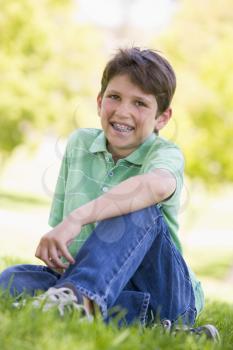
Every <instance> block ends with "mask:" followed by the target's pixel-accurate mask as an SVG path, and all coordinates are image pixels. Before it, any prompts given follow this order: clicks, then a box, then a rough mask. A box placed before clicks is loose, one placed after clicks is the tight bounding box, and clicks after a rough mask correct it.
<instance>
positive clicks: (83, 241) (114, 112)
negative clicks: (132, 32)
mask: <svg viewBox="0 0 233 350" xmlns="http://www.w3.org/2000/svg"><path fill="white" fill-rule="evenodd" d="M175 88H176V78H175V74H174V72H173V69H172V67H171V65H170V64H169V63H168V62H167V60H166V59H164V58H163V57H162V56H161V55H159V54H158V53H157V52H155V51H152V50H141V49H139V48H131V49H125V50H120V51H119V52H118V53H117V54H116V55H115V57H113V59H112V60H110V61H109V62H108V64H107V65H106V67H105V70H104V72H103V77H102V81H101V91H100V93H99V95H98V97H97V106H98V114H99V117H100V119H101V125H102V128H103V130H99V129H79V130H77V131H75V132H74V133H73V134H72V135H71V137H70V139H69V141H68V145H67V148H66V153H65V156H64V158H63V162H62V166H61V170H60V175H59V178H58V181H57V186H56V191H55V195H54V199H53V204H52V209H51V214H50V219H49V222H50V224H51V226H52V227H54V228H53V229H52V230H51V231H50V232H48V233H47V234H45V235H44V236H43V237H42V238H41V241H40V243H39V245H38V247H37V250H36V257H38V258H39V259H41V260H42V261H43V262H44V263H45V264H46V265H47V266H33V265H18V266H13V267H10V268H8V269H6V270H5V271H3V273H2V274H1V276H0V285H1V286H2V288H7V287H8V286H9V282H10V281H11V284H10V287H9V290H10V293H11V294H14V295H19V294H20V293H22V292H23V291H26V292H27V293H28V294H31V295H34V294H35V292H36V291H38V290H42V291H44V293H43V294H42V295H41V296H39V297H37V298H35V301H34V305H35V306H36V305H39V304H40V302H41V301H43V303H42V304H43V308H44V310H46V309H49V308H50V307H52V306H53V305H54V304H55V305H57V306H58V307H59V310H60V313H61V314H63V313H64V309H65V307H66V306H67V305H73V306H74V307H77V305H80V304H81V305H84V309H85V310H86V314H87V315H90V314H93V313H94V311H93V310H94V305H97V306H98V307H99V309H100V311H101V314H102V315H103V318H104V320H105V321H108V320H109V317H110V312H111V309H112V308H113V307H119V308H120V309H124V310H125V313H126V314H125V317H124V321H125V322H126V324H131V323H132V322H135V321H140V322H141V323H142V324H144V325H148V324H151V323H152V322H154V321H155V319H156V318H157V317H159V318H160V320H161V321H163V320H165V319H166V320H170V322H168V323H169V324H175V323H176V322H177V321H178V320H181V321H182V322H183V323H184V324H188V325H192V324H194V322H195V318H196V315H197V313H199V312H200V311H201V309H202V307H203V294H202V289H201V286H200V283H199V282H197V281H196V280H195V277H194V275H193V274H192V273H191V272H190V271H189V269H188V268H187V265H186V263H185V261H184V260H183V258H182V252H181V245H180V242H179V239H178V236H177V231H178V223H177V215H178V210H179V200H180V194H181V189H182V183H183V166H184V161H183V156H182V154H181V152H180V150H179V149H178V147H177V146H175V145H174V144H172V143H171V142H168V141H166V140H165V139H163V138H161V137H159V136H158V133H159V131H160V130H161V129H162V128H163V127H165V126H166V124H167V123H168V122H169V120H170V118H171V116H172V109H171V107H170V103H171V100H172V97H173V94H174V91H175Z"/></svg>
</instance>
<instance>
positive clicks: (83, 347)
mask: <svg viewBox="0 0 233 350" xmlns="http://www.w3.org/2000/svg"><path fill="white" fill-rule="evenodd" d="M17 263H25V261H22V260H21V259H17V258H14V259H12V258H9V257H8V258H2V259H1V260H0V269H1V270H2V269H3V268H5V267H6V266H9V265H12V264H17ZM0 300H1V302H0V349H1V350H31V349H33V350H63V349H64V350H65V349H69V350H73V349H74V350H77V349H80V350H105V349H106V350H116V349H119V350H132V349H133V350H137V349H138V350H139V349H140V350H160V349H167V350H171V349H173V350H189V349H190V350H215V349H216V350H218V349H222V350H232V349H233V305H232V304H228V303H225V302H217V301H216V302H207V304H206V306H205V309H204V311H203V312H202V313H201V315H200V316H199V318H198V320H197V322H196V326H199V325H202V324H208V323H210V324H214V325H215V326H216V327H217V328H218V329H219V332H220V336H221V343H219V344H215V343H213V342H211V341H209V340H206V338H205V337H204V336H202V337H201V338H197V337H195V336H193V335H187V334H184V333H180V334H178V335H176V336H174V335H169V334H166V333H164V331H163V330H162V329H161V328H160V327H154V328H142V327H141V326H139V325H134V326H131V327H128V328H127V327H122V328H121V329H119V328H118V327H117V325H116V323H115V324H114V323H112V324H110V325H108V326H107V325H105V324H104V323H103V321H102V320H101V317H100V316H99V317H97V319H96V320H95V321H94V323H88V322H87V321H85V320H84V321H81V319H80V317H79V315H78V314H77V313H76V312H73V313H70V314H66V315H65V317H64V318H61V317H60V316H59V315H58V312H57V311H56V310H50V311H49V312H46V313H44V312H41V310H38V309H34V308H33V307H32V306H31V303H30V302H31V298H28V302H27V304H26V306H25V307H23V308H22V309H20V310H18V309H15V308H13V307H12V302H13V299H12V298H11V297H9V295H6V294H2V295H1V294H0Z"/></svg>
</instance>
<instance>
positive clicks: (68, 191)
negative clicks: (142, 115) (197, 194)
mask: <svg viewBox="0 0 233 350" xmlns="http://www.w3.org/2000/svg"><path fill="white" fill-rule="evenodd" d="M156 168H157V169H166V170H168V171H170V172H171V173H172V174H173V175H174V177H175V179H176V190H175V192H174V193H173V195H172V196H171V197H169V198H168V199H166V200H164V201H162V202H160V203H159V204H158V205H159V206H160V209H161V212H162V214H163V216H164V219H165V221H166V222H167V225H168V227H169V231H170V234H171V237H172V240H173V242H174V243H175V245H176V247H177V249H178V250H179V251H180V252H181V253H182V249H181V244H180V241H179V238H178V220H177V216H178V212H179V206H180V195H181V190H182V185H183V171H184V158H183V155H182V153H181V151H180V150H179V148H178V147H177V146H176V145H175V144H173V143H172V142H170V141H167V140H165V139H164V138H162V137H160V136H158V135H156V134H154V133H153V134H151V135H150V136H149V137H148V138H147V139H146V140H145V141H144V142H143V143H142V144H141V145H140V146H139V147H138V148H137V149H136V150H135V151H134V152H132V153H131V154H130V155H128V156H127V157H125V158H122V159H119V160H118V161H117V162H116V163H115V162H114V161H113V158H112V154H111V153H109V151H108V149H107V140H106V138H105V135H104V132H103V130H100V129H92V128H88V129H78V130H76V131H75V132H73V133H72V134H71V136H70V137H69V139H68V143H67V146H66V151H65V154H64V157H63V160H62V164H61V168H60V173H59V176H58V180H57V185H56V189H55V193H54V197H53V202H52V207H51V212H50V217H49V224H50V225H51V226H52V227H54V226H56V225H58V224H59V223H60V222H61V221H62V220H63V219H64V218H65V217H66V216H67V215H68V214H69V213H71V212H72V211H73V210H74V209H76V208H78V207H80V206H82V205H84V204H85V203H87V202H89V201H91V200H93V199H95V198H97V197H99V196H101V195H102V194H103V193H105V192H107V191H108V190H109V189H111V188H112V187H114V186H116V185H117V184H119V183H120V182H122V181H124V180H126V179H128V178H130V177H132V176H136V175H142V174H145V173H148V172H150V171H152V170H154V169H156ZM127 195H128V194H127ZM95 225H96V223H92V224H88V225H85V226H83V227H82V230H81V232H80V233H79V235H78V236H76V238H75V239H74V240H73V242H72V243H71V244H70V245H69V251H70V253H71V254H72V256H74V257H75V255H76V254H77V252H78V250H79V249H80V247H81V246H82V244H83V243H84V242H85V240H86V239H87V237H88V236H89V235H90V234H91V232H92V231H93V229H94V228H95ZM189 270H190V269H189ZM190 277H191V281H192V284H193V288H194V294H195V299H196V308H197V312H198V313H199V312H200V310H201V309H202V308H203V292H202V288H201V285H200V283H199V281H198V280H196V277H195V275H194V274H193V272H192V271H191V270H190Z"/></svg>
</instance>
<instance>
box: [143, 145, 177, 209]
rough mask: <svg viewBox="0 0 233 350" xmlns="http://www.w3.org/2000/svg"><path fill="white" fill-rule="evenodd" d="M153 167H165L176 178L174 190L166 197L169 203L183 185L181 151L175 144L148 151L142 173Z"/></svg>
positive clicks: (149, 170) (151, 169)
mask: <svg viewBox="0 0 233 350" xmlns="http://www.w3.org/2000/svg"><path fill="white" fill-rule="evenodd" d="M154 169H165V170H168V171H169V172H170V173H171V174H173V175H174V177H175V179H176V191H175V192H174V194H173V195H172V196H171V197H170V198H169V199H168V200H165V201H164V203H165V202H166V201H169V203H170V202H171V201H172V199H174V198H175V197H176V196H177V195H180V193H181V190H182V187H183V176H184V157H183V154H182V152H181V151H180V149H179V148H178V147H177V146H175V145H174V146H172V145H171V146H170V145H169V146H165V147H161V148H160V147H158V148H157V149H156V148H155V149H153V150H152V152H149V154H148V156H147V158H146V160H145V162H144V166H143V167H142V171H143V173H149V172H151V171H153V170H154Z"/></svg>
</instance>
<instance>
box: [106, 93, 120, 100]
mask: <svg viewBox="0 0 233 350" xmlns="http://www.w3.org/2000/svg"><path fill="white" fill-rule="evenodd" d="M108 98H110V99H111V100H118V99H119V98H120V97H119V96H118V95H116V94H110V95H108Z"/></svg>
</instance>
